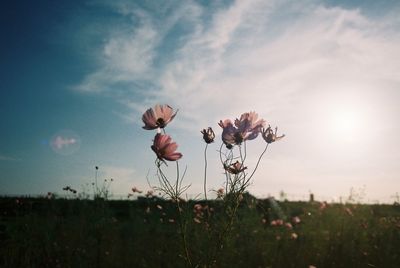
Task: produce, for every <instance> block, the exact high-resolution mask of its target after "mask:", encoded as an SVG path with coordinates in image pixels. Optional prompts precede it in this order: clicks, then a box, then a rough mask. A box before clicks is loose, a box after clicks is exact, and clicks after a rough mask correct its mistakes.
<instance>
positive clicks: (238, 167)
mask: <svg viewBox="0 0 400 268" xmlns="http://www.w3.org/2000/svg"><path fill="white" fill-rule="evenodd" d="M224 168H225V170H226V171H228V172H229V173H232V174H239V173H240V172H243V171H244V170H246V169H247V167H244V166H243V164H241V163H240V162H239V161H236V162H235V163H233V164H231V165H229V166H227V165H226V166H225V167H224Z"/></svg>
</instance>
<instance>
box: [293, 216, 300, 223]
mask: <svg viewBox="0 0 400 268" xmlns="http://www.w3.org/2000/svg"><path fill="white" fill-rule="evenodd" d="M292 222H293V223H294V224H299V223H300V222H301V220H300V218H299V217H298V216H295V217H293V219H292Z"/></svg>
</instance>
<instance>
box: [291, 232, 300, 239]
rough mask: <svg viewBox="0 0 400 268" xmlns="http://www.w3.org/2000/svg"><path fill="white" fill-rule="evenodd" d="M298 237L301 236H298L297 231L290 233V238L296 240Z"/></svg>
mask: <svg viewBox="0 0 400 268" xmlns="http://www.w3.org/2000/svg"><path fill="white" fill-rule="evenodd" d="M298 237H299V236H298V235H297V234H296V233H292V234H291V235H290V238H291V239H293V240H296V239H297V238H298Z"/></svg>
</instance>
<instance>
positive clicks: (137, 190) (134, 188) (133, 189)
mask: <svg viewBox="0 0 400 268" xmlns="http://www.w3.org/2000/svg"><path fill="white" fill-rule="evenodd" d="M132 192H134V193H138V194H141V193H142V191H140V190H139V189H138V188H136V187H132Z"/></svg>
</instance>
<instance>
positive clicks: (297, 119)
mask: <svg viewBox="0 0 400 268" xmlns="http://www.w3.org/2000/svg"><path fill="white" fill-rule="evenodd" d="M399 12H400V2H398V1H390V0H387V1H372V0H365V1H364V0H363V1H361V0H354V1H335V0H304V1H284V0H283V1H274V0H272V1H265V0H250V1H128V0H126V1H125V0H119V1H102V0H99V1H96V0H95V1H40V2H37V1H22V2H21V1H6V4H3V7H2V11H1V16H0V21H1V26H0V29H1V34H2V37H3V38H2V42H1V44H0V48H1V49H0V51H1V52H0V53H1V55H0V63H1V64H0V81H1V82H0V87H1V90H0V96H1V98H0V102H1V103H0V111H1V113H0V120H1V126H2V127H1V140H0V184H1V187H0V195H21V194H23V195H25V194H26V195H40V194H47V192H52V193H58V194H60V195H62V194H64V193H63V191H62V188H63V187H65V186H67V185H68V186H71V187H73V188H75V189H77V190H78V191H86V192H88V193H90V192H91V183H92V182H93V181H94V178H95V166H98V167H99V170H98V178H99V180H104V179H110V178H113V183H112V184H111V186H110V190H111V192H112V193H113V194H114V197H115V198H123V197H126V196H127V194H128V193H129V192H130V191H131V188H132V187H134V186H135V187H137V188H138V189H143V190H148V189H149V183H150V184H157V177H156V175H155V174H156V169H155V167H154V160H155V158H156V156H155V154H154V152H153V151H152V150H151V149H150V146H151V144H152V141H153V138H154V135H155V133H156V131H155V130H154V131H150V130H144V129H142V126H143V122H142V114H143V113H144V112H145V111H146V109H148V108H150V107H154V105H155V104H158V103H160V104H169V105H170V106H171V107H173V108H174V109H177V110H179V111H178V113H177V116H176V117H175V118H174V119H173V121H172V122H171V123H170V124H169V125H168V128H167V129H168V133H169V134H171V136H172V138H173V140H174V141H176V142H177V143H178V144H179V147H178V151H179V152H181V153H182V154H183V158H182V159H181V160H180V161H179V163H180V165H181V167H182V168H184V167H187V173H186V177H185V182H186V183H187V184H191V187H190V188H189V190H188V195H189V196H190V197H196V196H197V195H198V194H200V193H201V192H202V187H203V173H204V158H203V152H204V146H205V143H204V142H203V140H202V135H201V133H200V131H201V130H202V129H204V128H207V127H212V128H213V129H214V130H215V132H216V134H217V137H216V141H215V143H213V144H210V145H209V147H208V163H209V165H208V188H209V189H208V190H209V191H210V195H212V191H213V190H216V189H218V188H219V187H221V186H222V185H223V183H224V175H223V168H222V165H221V163H220V162H219V156H218V153H217V150H219V146H220V144H221V128H220V127H219V126H218V122H219V120H224V119H228V118H229V119H231V120H233V119H235V118H237V117H240V115H241V114H242V113H244V112H249V111H255V112H257V113H258V114H259V116H260V117H262V118H264V119H265V120H266V121H267V123H268V124H271V126H272V127H275V126H278V134H285V138H284V139H282V140H280V141H279V142H275V143H273V144H271V146H270V147H269V148H268V151H267V153H266V155H265V156H264V158H263V159H262V160H261V164H260V167H259V169H258V170H257V173H256V175H255V176H254V177H253V181H252V185H251V187H250V188H249V190H250V192H251V193H252V194H254V195H255V196H257V197H267V196H269V195H273V196H276V197H278V196H279V193H280V191H284V192H285V193H287V197H288V198H289V199H305V198H308V195H309V194H310V193H314V194H315V196H316V198H317V199H320V200H327V201H340V200H345V199H346V198H347V197H348V196H349V193H350V191H351V189H353V193H354V192H356V193H357V195H358V198H359V199H360V201H362V202H393V201H394V196H395V195H396V193H398V192H400V177H399V174H400V165H399V163H400V151H399V150H398V148H400V138H399V133H400V124H399V122H398V121H399V118H400V105H399V101H400V75H399V70H400V30H399V29H400V20H399V16H398V14H400V13H399ZM264 145H265V142H264V141H263V140H262V138H260V137H259V138H258V139H256V140H253V141H250V142H248V143H247V144H246V146H247V149H248V160H247V161H248V163H247V164H248V165H249V168H251V167H254V166H255V164H256V161H257V156H258V155H259V154H260V153H261V152H262V150H263V148H264Z"/></svg>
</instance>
